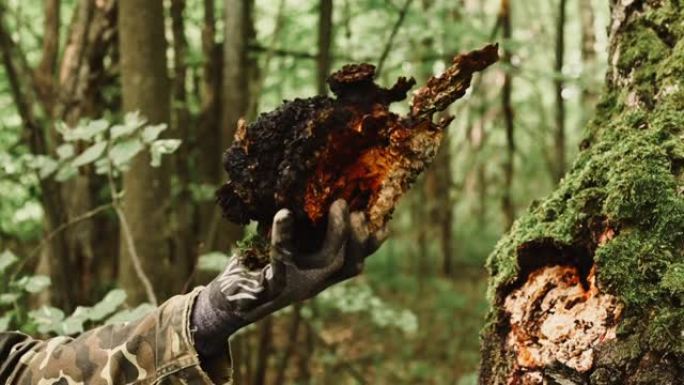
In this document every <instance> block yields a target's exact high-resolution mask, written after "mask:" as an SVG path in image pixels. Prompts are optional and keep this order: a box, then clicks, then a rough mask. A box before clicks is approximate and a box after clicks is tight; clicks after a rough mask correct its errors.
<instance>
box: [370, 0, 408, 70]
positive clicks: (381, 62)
mask: <svg viewBox="0 0 684 385" xmlns="http://www.w3.org/2000/svg"><path fill="white" fill-rule="evenodd" d="M411 3H413V0H406V2H405V3H404V6H403V7H401V10H400V11H399V17H398V18H397V22H396V23H394V27H392V32H391V33H390V35H389V39H387V43H386V44H385V48H383V50H382V54H381V55H380V60H378V65H377V69H376V70H375V73H376V76H380V74H381V73H382V67H383V66H384V65H385V60H387V56H388V55H389V53H390V51H391V50H392V45H393V44H394V38H395V37H396V36H397V32H399V28H401V25H402V24H403V23H404V19H405V18H406V13H408V9H409V7H410V6H411Z"/></svg>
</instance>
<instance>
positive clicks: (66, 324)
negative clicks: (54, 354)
mask: <svg viewBox="0 0 684 385" xmlns="http://www.w3.org/2000/svg"><path fill="white" fill-rule="evenodd" d="M85 322H86V319H85V318H83V317H73V316H72V317H68V318H67V319H65V320H64V321H62V322H61V323H60V325H59V326H60V327H59V330H58V334H61V335H66V336H72V335H75V334H81V333H83V332H84V331H85Z"/></svg>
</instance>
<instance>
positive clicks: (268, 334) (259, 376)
mask: <svg viewBox="0 0 684 385" xmlns="http://www.w3.org/2000/svg"><path fill="white" fill-rule="evenodd" d="M272 339H273V318H272V317H266V318H265V319H264V320H263V321H261V322H259V342H258V350H257V361H256V367H255V371H254V377H253V380H252V384H253V385H265V384H266V374H267V372H268V362H269V358H270V356H271V353H272V348H271V347H272V343H271V340H272Z"/></svg>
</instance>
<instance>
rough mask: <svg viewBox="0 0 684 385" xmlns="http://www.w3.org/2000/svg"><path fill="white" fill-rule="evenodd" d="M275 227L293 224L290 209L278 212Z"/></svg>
mask: <svg viewBox="0 0 684 385" xmlns="http://www.w3.org/2000/svg"><path fill="white" fill-rule="evenodd" d="M273 224H274V225H290V224H292V211H290V210H288V209H281V210H278V212H277V213H276V215H275V216H274V217H273Z"/></svg>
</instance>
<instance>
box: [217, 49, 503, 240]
mask: <svg viewBox="0 0 684 385" xmlns="http://www.w3.org/2000/svg"><path fill="white" fill-rule="evenodd" d="M497 50H498V47H497V46H496V45H488V46H486V47H484V48H483V49H481V50H476V51H472V52H469V53H465V54H461V55H459V56H456V58H454V60H453V63H452V65H451V66H450V67H449V68H447V70H446V71H445V72H444V73H443V74H442V75H440V76H435V77H432V78H431V79H430V80H429V81H428V83H427V84H426V85H425V86H424V87H422V88H420V89H418V90H417V91H416V92H415V93H414V97H413V100H412V103H411V112H410V113H409V114H408V115H407V116H403V117H402V116H399V115H397V114H395V113H392V112H390V110H389V106H390V104H391V103H393V102H396V101H400V100H404V99H405V98H406V94H407V92H408V91H409V90H410V89H411V88H412V87H413V86H414V85H415V80H414V79H413V78H411V79H407V78H404V77H402V78H399V80H398V81H397V82H396V84H395V85H394V86H392V87H391V88H389V89H388V88H383V87H380V86H378V85H377V84H376V83H375V82H374V80H373V79H374V76H375V67H374V66H372V65H370V64H354V65H346V66H344V67H343V68H342V69H341V70H339V71H338V72H336V73H334V74H332V75H331V76H330V77H329V79H328V84H329V86H330V89H331V90H332V92H333V94H334V95H335V97H334V98H331V97H326V96H316V97H313V98H308V99H295V100H294V101H290V102H286V103H284V104H283V105H282V106H281V107H280V108H278V109H277V110H275V111H272V112H268V113H264V114H261V115H260V116H259V117H258V119H257V120H256V121H254V122H253V123H250V124H249V125H244V124H240V125H239V127H238V129H237V132H236V134H235V141H234V142H233V144H232V145H231V146H230V148H228V150H227V151H226V152H225V154H224V156H223V165H224V168H225V169H226V171H227V173H228V179H227V181H226V183H225V184H224V185H223V186H222V187H221V188H220V189H219V190H218V191H217V194H216V195H217V200H218V203H219V205H220V206H221V208H222V210H223V213H224V215H225V216H226V218H228V219H229V220H230V221H232V222H235V223H238V224H247V223H248V222H249V221H250V220H254V221H257V222H258V223H259V228H260V231H261V232H262V233H266V232H267V231H268V227H269V226H270V223H271V220H272V218H273V215H274V214H275V213H276V212H277V211H278V210H279V209H281V208H288V209H290V210H292V211H293V212H294V215H295V220H296V231H297V232H300V233H306V234H307V236H303V237H302V236H299V237H297V239H300V240H303V242H304V243H302V244H299V245H296V246H297V247H298V248H300V249H302V250H311V249H314V248H316V247H317V246H318V244H319V243H320V241H321V237H322V233H323V229H324V228H325V221H326V213H327V210H328V208H329V206H330V204H331V203H332V202H333V201H334V200H336V199H339V198H344V199H346V200H347V202H349V204H350V208H351V210H362V211H364V212H365V213H366V215H367V216H368V218H370V221H371V225H372V227H373V229H379V228H381V227H383V226H384V225H385V223H386V222H387V220H388V219H389V217H390V215H391V214H392V211H393V208H394V206H395V204H396V202H397V200H398V199H399V197H400V196H401V195H402V194H403V193H404V192H406V190H407V189H408V188H409V187H410V185H411V183H412V182H413V181H414V180H415V178H416V177H417V176H418V174H420V172H422V171H423V170H424V169H425V168H426V167H427V166H428V164H429V163H430V162H431V161H432V159H433V158H434V156H435V154H436V152H437V149H438V147H439V144H440V143H441V139H442V134H443V132H444V129H445V128H446V126H447V125H448V124H449V122H450V121H451V118H445V119H442V120H441V121H440V122H438V123H434V122H433V121H432V116H433V114H434V113H435V112H438V111H442V110H444V109H446V108H447V107H448V106H449V105H450V104H451V103H453V102H454V101H455V100H456V99H458V98H460V97H461V96H463V95H464V94H465V91H466V89H467V88H468V87H469V86H470V81H471V79H472V76H473V74H474V73H475V72H477V71H482V70H484V69H485V68H486V67H488V66H489V65H491V64H492V63H494V62H496V61H497V60H498V54H497Z"/></svg>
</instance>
